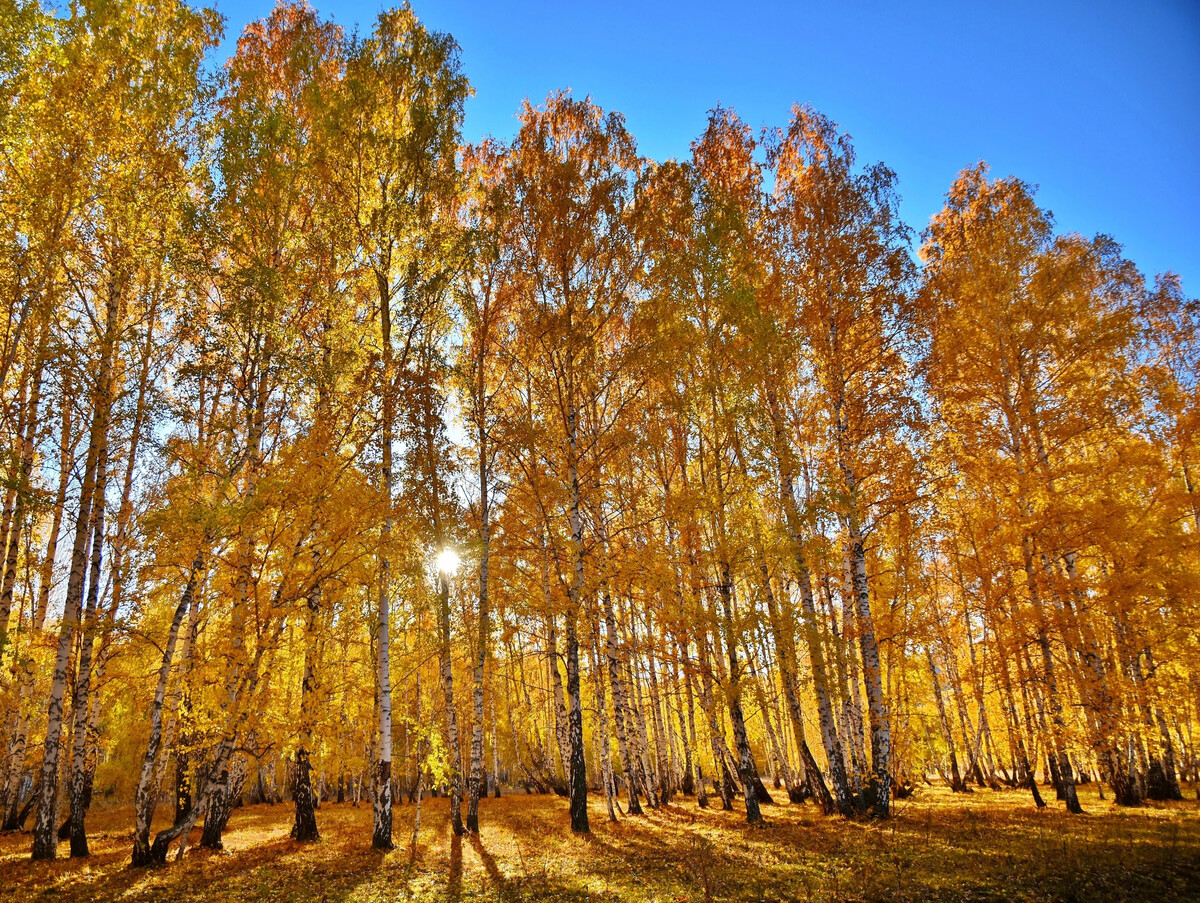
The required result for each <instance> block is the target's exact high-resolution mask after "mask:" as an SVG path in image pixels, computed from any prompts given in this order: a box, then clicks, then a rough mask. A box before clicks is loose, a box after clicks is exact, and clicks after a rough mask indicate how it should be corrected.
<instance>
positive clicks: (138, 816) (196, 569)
mask: <svg viewBox="0 0 1200 903" xmlns="http://www.w3.org/2000/svg"><path fill="white" fill-rule="evenodd" d="M206 542H207V541H204V542H202V543H201V546H200V548H199V549H197V551H196V558H195V560H194V561H193V562H192V567H191V570H190V571H189V572H188V579H187V585H186V586H185V587H184V590H183V595H182V596H181V597H180V599H179V604H178V605H177V606H176V607H175V616H174V618H172V619H171V628H170V631H169V632H168V633H167V645H166V648H164V650H163V657H162V663H161V664H160V665H159V667H158V684H157V686H156V687H155V690H154V701H153V703H151V706H150V741H149V743H148V744H147V745H146V755H145V756H144V757H143V759H142V770H141V774H140V775H139V777H138V785H137V791H136V792H135V793H134V797H133V811H134V827H133V857H132V864H133V865H135V866H141V865H149V863H150V823H151V821H152V820H153V818H154V808H155V804H156V803H157V802H158V792H157V791H158V788H157V785H156V782H155V781H154V777H155V772H156V770H157V769H156V765H157V762H158V752H159V747H160V744H161V742H162V713H163V701H164V700H165V699H166V695H167V681H168V680H169V679H170V676H171V660H172V659H173V658H174V656H175V644H176V642H177V640H178V638H179V630H180V627H181V626H182V624H183V620H184V616H185V615H186V613H187V612H188V611H190V610H191V607H192V600H193V598H194V596H195V593H196V587H197V584H198V582H199V580H200V575H201V572H202V570H203V568H204V547H205V545H206Z"/></svg>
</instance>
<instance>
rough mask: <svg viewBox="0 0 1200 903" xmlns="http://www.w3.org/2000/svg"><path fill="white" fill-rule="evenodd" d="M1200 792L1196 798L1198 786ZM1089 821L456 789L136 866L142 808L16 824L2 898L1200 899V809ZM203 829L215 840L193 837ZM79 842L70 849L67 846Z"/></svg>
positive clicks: (980, 796) (944, 802) (1094, 800)
mask: <svg viewBox="0 0 1200 903" xmlns="http://www.w3.org/2000/svg"><path fill="white" fill-rule="evenodd" d="M1188 795H1189V796H1194V793H1191V792H1189V794H1188ZM1083 801H1084V805H1085V808H1086V809H1087V810H1088V811H1087V814H1085V815H1084V816H1082V817H1071V816H1069V815H1067V814H1066V813H1065V812H1063V811H1062V810H1061V809H1058V808H1050V809H1046V810H1043V811H1041V812H1039V811H1037V810H1036V809H1034V808H1033V806H1032V805H1031V804H1030V802H1029V800H1028V796H1027V795H1026V794H1024V793H1014V792H1007V791H1006V792H1000V793H994V792H991V791H986V790H985V791H979V792H976V793H974V794H971V795H968V796H954V795H952V794H950V793H949V792H947V791H945V790H943V789H942V788H929V787H923V788H921V789H920V790H919V792H918V793H917V795H916V797H915V798H913V799H910V800H906V801H902V802H899V803H898V804H897V807H896V817H895V818H893V819H892V820H891V821H889V822H886V823H874V822H851V821H845V820H841V819H826V818H823V817H821V816H820V815H819V814H818V813H817V812H816V810H815V809H813V808H812V807H811V806H789V805H780V806H772V807H768V808H767V809H766V814H767V819H768V823H767V825H766V827H764V828H750V827H747V826H746V825H745V824H744V820H743V818H742V815H741V814H740V813H738V812H736V811H735V812H733V813H724V812H720V811H719V810H711V809H710V810H707V811H701V810H699V809H697V808H696V807H695V803H694V801H693V800H690V799H684V800H680V801H677V803H676V804H674V805H672V806H670V807H669V808H667V809H665V810H659V811H650V812H648V813H647V815H646V816H644V817H640V818H630V819H622V820H621V821H620V822H619V823H617V824H615V825H614V824H610V823H609V822H608V821H607V820H606V818H605V815H604V808H603V803H602V800H600V799H597V798H595V797H593V806H592V809H591V812H590V815H591V821H592V828H593V832H592V834H591V835H590V836H587V837H580V836H573V835H571V834H570V833H569V832H568V831H567V829H566V826H567V823H568V821H567V811H566V801H565V800H562V799H559V798H557V797H530V796H526V795H524V794H512V795H508V796H506V797H504V798H503V799H501V800H487V801H485V802H484V803H483V804H482V806H481V819H480V820H481V825H482V836H481V837H480V838H478V839H475V838H469V837H464V838H455V837H453V836H452V835H451V834H450V832H449V830H448V825H447V821H448V820H447V812H448V806H447V803H446V800H444V799H432V800H426V801H425V803H424V806H423V811H422V830H421V834H420V838H419V842H418V846H417V851H416V856H415V857H414V856H413V852H412V849H411V847H410V846H409V841H410V839H411V836H412V818H413V813H414V811H415V809H414V807H413V806H399V807H397V809H396V820H395V830H394V837H395V840H396V844H397V848H396V850H395V851H393V852H390V853H386V854H384V853H379V852H377V851H374V850H372V849H370V846H369V838H370V824H371V810H370V808H369V807H367V806H363V807H361V808H358V809H355V808H352V807H351V806H350V805H349V804H345V805H330V804H327V805H325V806H324V807H323V808H322V809H321V810H320V812H319V813H318V822H319V825H320V828H321V835H322V840H321V841H320V842H318V843H315V844H308V845H302V844H297V843H295V842H294V841H292V840H291V839H290V838H289V836H288V832H289V830H290V828H291V819H292V809H291V807H290V805H287V804H282V805H276V806H250V807H246V808H243V809H239V810H237V811H236V812H235V813H234V815H233V818H232V820H231V822H230V827H229V830H228V832H227V833H226V835H225V850H224V851H222V852H219V853H214V852H210V851H207V850H198V849H193V850H191V851H189V853H188V854H187V855H186V856H185V857H184V861H183V862H181V863H175V862H171V863H170V864H169V865H168V866H166V867H164V868H159V869H150V870H134V869H130V868H128V867H127V862H128V856H129V849H130V826H131V824H132V818H131V813H130V811H129V810H128V809H127V808H108V809H97V810H96V811H94V812H93V813H92V814H91V816H90V819H89V825H90V829H91V831H92V838H91V839H92V850H93V856H92V857H91V858H90V859H88V860H86V861H73V860H68V859H60V860H58V861H56V862H53V863H33V862H30V861H29V858H28V857H29V843H30V837H29V835H28V834H15V835H13V834H10V835H0V897H2V898H4V899H12V900H21V901H28V900H43V899H44V900H51V899H57V900H80V901H83V900H106V901H116V900H121V901H149V900H204V901H217V900H221V901H224V900H247V901H251V900H253V901H268V900H270V901H277V900H278V901H288V900H296V901H299V900H324V901H346V903H367V901H382V900H397V901H449V900H475V901H484V900H495V901H510V900H511V901H520V900H579V901H584V900H587V901H598V900H637V901H643V900H644V901H662V903H667V901H670V903H693V901H704V900H740V901H764V900H770V901H792V900H814V901H830V903H834V901H847V903H848V901H873V900H910V901H921V903H927V901H928V903H933V901H943V900H944V901H950V900H971V901H979V900H996V901H1000V900H1022V901H1048V900H1064V901H1065V900H1101V901H1106V900H1127V901H1149V900H1187V899H1198V900H1200V803H1197V802H1195V801H1194V800H1189V801H1188V802H1185V803H1176V804H1159V805H1151V806H1146V807H1142V808H1138V809H1132V810H1117V809H1115V807H1113V806H1112V805H1111V803H1109V802H1105V801H1102V800H1100V799H1099V798H1098V797H1097V795H1096V792H1095V790H1094V789H1092V788H1090V787H1089V788H1085V790H1084V793H1083ZM198 840H199V833H198V832H197V833H196V835H195V836H194V841H193V842H196V841H198ZM66 853H67V846H66V844H63V845H62V846H61V847H60V854H61V855H64V856H65V855H66Z"/></svg>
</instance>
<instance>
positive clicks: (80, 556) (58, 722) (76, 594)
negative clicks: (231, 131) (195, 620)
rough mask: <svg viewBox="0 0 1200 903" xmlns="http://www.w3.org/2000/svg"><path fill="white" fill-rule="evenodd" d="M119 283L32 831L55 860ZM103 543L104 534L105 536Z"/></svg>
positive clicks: (112, 296)
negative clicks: (65, 728)
mask: <svg viewBox="0 0 1200 903" xmlns="http://www.w3.org/2000/svg"><path fill="white" fill-rule="evenodd" d="M118 291H119V289H118V287H117V286H116V284H114V285H112V286H110V292H109V298H108V302H107V316H106V321H105V332H104V337H103V339H102V343H101V353H100V362H99V366H98V367H97V375H96V391H95V393H94V396H93V398H94V408H93V415H92V426H91V433H90V435H89V437H88V451H87V458H86V462H85V464H84V470H83V479H82V482H81V485H80V490H79V510H78V512H77V514H76V517H75V541H74V548H73V551H72V553H71V571H70V575H69V577H68V578H67V594H66V601H65V603H64V608H63V620H62V627H61V628H60V630H59V636H58V651H57V653H56V656H55V662H54V677H53V680H52V682H51V687H50V697H49V699H48V700H47V705H46V713H47V714H46V739H45V744H44V748H43V755H42V771H41V780H40V787H39V791H38V802H37V815H36V818H35V822H34V829H33V858H34V859H35V860H37V859H53V858H54V857H55V855H56V854H57V845H58V844H57V836H56V833H55V824H54V822H55V815H56V813H57V809H58V771H59V764H60V762H59V758H60V751H61V743H62V736H61V734H62V723H63V696H64V695H65V693H66V686H67V667H68V663H69V660H70V656H71V647H72V645H73V644H74V640H75V629H76V626H77V625H78V623H79V618H80V613H81V611H82V607H83V606H82V603H83V592H84V582H85V579H86V571H87V558H88V538H89V535H90V533H91V527H92V505H93V503H94V497H95V494H96V483H97V478H98V461H99V460H100V458H101V450H102V449H103V448H104V447H105V446H106V445H107V443H108V426H109V416H110V412H111V405H112V371H113V355H114V353H115V347H116V338H117V326H118V321H119V315H120V314H119V310H120V307H121V304H120V298H119V295H118ZM100 541H103V536H101V537H100Z"/></svg>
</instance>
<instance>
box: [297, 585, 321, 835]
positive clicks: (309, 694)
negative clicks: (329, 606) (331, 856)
mask: <svg viewBox="0 0 1200 903" xmlns="http://www.w3.org/2000/svg"><path fill="white" fill-rule="evenodd" d="M315 567H319V565H315ZM305 608H306V612H305V619H304V677H303V679H302V681H301V684H300V742H299V744H298V745H297V747H296V760H295V776H294V784H293V789H292V800H293V802H294V803H295V810H296V819H295V822H294V823H293V825H292V839H293V840H298V841H310V840H320V838H321V833H320V831H318V830H317V811H316V798H315V796H314V794H313V786H312V761H311V758H310V757H311V753H310V750H311V749H312V738H313V719H314V717H315V713H314V708H315V707H316V698H315V697H316V689H317V686H316V685H317V667H316V661H315V658H316V653H317V648H316V645H317V626H318V625H317V621H318V619H319V618H320V615H321V585H320V583H317V585H315V586H314V587H313V588H312V589H311V590H309V593H308V600H307V605H306V606H305Z"/></svg>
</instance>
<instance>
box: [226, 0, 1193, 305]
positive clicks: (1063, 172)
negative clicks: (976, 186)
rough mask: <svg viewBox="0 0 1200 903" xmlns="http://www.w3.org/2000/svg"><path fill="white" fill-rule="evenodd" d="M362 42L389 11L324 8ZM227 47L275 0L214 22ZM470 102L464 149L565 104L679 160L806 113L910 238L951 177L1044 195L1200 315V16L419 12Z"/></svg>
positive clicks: (929, 10)
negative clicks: (885, 195)
mask: <svg viewBox="0 0 1200 903" xmlns="http://www.w3.org/2000/svg"><path fill="white" fill-rule="evenodd" d="M310 2H312V3H313V5H314V6H315V7H316V8H317V9H318V10H319V11H320V12H321V14H322V15H323V16H325V17H328V18H332V19H333V20H334V21H336V22H338V23H339V24H341V25H343V26H345V27H346V28H347V29H348V30H350V29H353V27H354V26H355V24H356V23H357V24H358V25H359V26H360V28H361V29H362V30H363V31H366V30H368V29H369V28H370V25H371V23H372V21H373V20H374V17H375V15H376V14H377V12H378V11H379V9H380V8H382V4H381V2H380V0H310ZM216 5H217V8H218V9H219V10H220V11H221V12H222V13H224V14H225V15H226V17H227V20H228V21H227V25H226V29H227V31H226V43H225V45H224V46H223V47H222V48H221V51H220V53H221V54H222V55H223V56H224V55H227V54H228V53H229V52H231V51H232V48H233V44H234V41H235V39H236V37H237V35H238V34H239V33H240V32H241V30H242V28H243V27H244V26H245V24H246V23H247V22H248V21H250V20H251V19H255V18H261V17H263V16H265V15H267V14H269V12H270V10H271V7H272V2H271V0H216ZM413 5H414V8H415V10H416V12H417V14H418V15H419V16H420V18H421V19H422V21H423V22H425V23H426V25H427V26H429V27H431V28H434V29H437V30H439V31H448V32H450V33H451V34H453V35H454V37H455V38H456V39H457V41H458V43H459V45H460V46H461V47H462V62H463V68H464V70H465V72H466V74H467V76H468V77H469V78H470V80H471V83H472V85H473V86H474V89H475V92H476V93H475V96H474V98H473V99H472V100H471V101H470V102H469V103H468V105H467V117H466V126H465V136H466V138H467V139H469V140H474V139H477V138H480V137H482V136H484V135H495V136H497V137H504V138H507V137H509V136H511V135H512V134H513V133H514V132H515V129H516V120H515V118H514V117H515V114H516V111H517V109H518V108H519V106H520V104H521V101H522V100H523V99H524V98H525V97H529V98H531V99H532V100H533V101H534V102H535V103H536V102H538V101H540V100H541V99H544V98H545V96H546V94H547V93H549V92H550V91H552V90H554V89H557V88H562V87H568V88H570V89H572V91H573V92H574V93H575V94H576V95H578V96H584V95H587V94H590V95H591V96H592V97H593V99H594V100H595V101H596V102H597V103H599V104H600V105H601V106H603V107H605V108H607V109H612V110H619V111H620V112H622V113H624V114H625V117H626V121H627V124H628V126H629V128H630V130H631V131H632V132H633V134H634V135H635V136H636V138H637V140H638V146H639V149H640V150H641V152H642V153H643V154H645V155H647V156H650V157H653V158H655V159H664V158H667V157H683V156H686V155H687V154H688V152H689V151H688V145H689V142H690V141H691V140H692V138H694V137H695V136H696V135H697V134H699V132H700V131H701V129H702V128H703V127H704V122H705V115H706V111H707V110H708V109H709V108H711V107H713V106H714V105H716V104H717V103H718V102H719V103H721V104H722V105H725V106H730V107H733V108H735V109H736V110H737V111H738V112H739V113H740V114H741V116H742V118H743V119H745V120H746V121H748V122H749V123H750V124H751V125H753V126H756V127H757V126H773V125H783V124H784V123H785V122H786V121H787V117H788V115H789V111H790V109H791V105H792V104H793V103H795V102H799V103H809V104H811V105H812V106H814V107H815V108H816V109H818V110H820V111H821V112H823V113H825V114H826V115H828V116H830V117H831V118H832V119H834V120H835V121H836V122H838V123H839V125H841V126H842V127H843V128H844V129H846V131H848V132H849V133H850V134H851V135H852V136H853V137H854V139H855V144H856V147H857V150H858V155H859V159H860V160H861V161H864V162H865V161H874V160H882V161H884V162H885V163H887V164H888V165H889V166H890V167H891V168H892V169H894V170H895V171H896V172H897V174H898V175H899V177H900V191H901V194H902V195H903V198H904V200H903V212H904V216H905V218H906V219H907V220H908V222H909V223H910V224H911V225H912V226H914V227H915V228H916V229H917V230H918V231H919V230H920V229H921V228H922V227H923V226H924V224H925V223H926V222H927V221H928V219H929V217H930V216H931V215H932V214H933V213H935V212H936V211H937V210H938V209H939V208H940V207H941V203H942V197H943V195H944V193H945V191H946V189H947V188H948V187H949V184H950V182H951V180H952V179H953V178H954V175H955V173H956V172H958V170H960V169H962V168H963V167H965V166H969V165H971V164H973V163H975V162H976V161H978V160H987V161H988V163H989V164H990V165H991V168H992V172H993V174H994V175H1015V176H1018V177H1020V178H1022V179H1024V180H1026V181H1028V182H1032V183H1034V184H1037V185H1039V186H1040V190H1039V194H1038V198H1039V201H1040V203H1041V204H1042V206H1044V207H1048V208H1049V209H1051V210H1052V211H1053V212H1054V214H1055V218H1056V220H1057V222H1058V226H1059V228H1060V230H1062V231H1078V232H1082V233H1084V234H1087V235H1091V234H1094V233H1096V232H1105V233H1107V234H1109V235H1112V236H1113V237H1114V238H1116V239H1117V241H1119V242H1121V243H1122V244H1123V245H1124V246H1125V249H1126V254H1127V255H1128V256H1129V257H1130V258H1131V259H1133V260H1134V261H1135V262H1136V263H1137V264H1138V266H1139V267H1141V269H1142V270H1143V272H1145V273H1147V274H1148V275H1150V276H1153V274H1155V273H1158V272H1162V271H1165V270H1174V271H1175V272H1177V273H1179V274H1180V275H1181V276H1182V277H1183V284H1184V289H1185V291H1186V292H1187V293H1188V294H1189V295H1191V296H1197V295H1200V0H1137V2H1130V0H1126V2H1113V0H1091V2H1074V3H1071V2H1062V0H1041V2H1024V0H1021V2H998V0H993V2H977V0H957V2H955V0H923V2H910V3H903V2H898V0H895V2H839V0H824V2H810V0H805V2H792V3H788V2H762V0H740V2H733V3H714V2H706V0H693V2H680V0H663V2H653V0H642V2H625V0H621V2H612V0H609V2H599V3H577V2H570V0H564V2H560V3H537V2H530V0H522V2H501V0H493V2H487V0H413Z"/></svg>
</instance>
